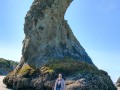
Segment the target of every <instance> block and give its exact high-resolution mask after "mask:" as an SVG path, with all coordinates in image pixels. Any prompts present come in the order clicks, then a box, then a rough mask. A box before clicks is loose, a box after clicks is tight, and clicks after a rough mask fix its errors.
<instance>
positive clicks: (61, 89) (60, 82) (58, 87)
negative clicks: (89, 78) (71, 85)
mask: <svg viewBox="0 0 120 90" xmlns="http://www.w3.org/2000/svg"><path fill="white" fill-rule="evenodd" d="M54 90H65V81H64V79H63V78H62V74H59V75H58V78H57V79H56V82H55V87H54Z"/></svg>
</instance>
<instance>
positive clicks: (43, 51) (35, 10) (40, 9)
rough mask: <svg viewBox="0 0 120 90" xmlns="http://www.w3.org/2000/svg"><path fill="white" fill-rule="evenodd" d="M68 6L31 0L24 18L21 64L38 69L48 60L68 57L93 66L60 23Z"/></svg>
mask: <svg viewBox="0 0 120 90" xmlns="http://www.w3.org/2000/svg"><path fill="white" fill-rule="evenodd" d="M71 2H72V0H34V2H33V4H32V6H31V8H30V10H29V11H28V13H27V15H26V17H25V25H24V32H25V39H24V41H23V50H22V55H23V57H22V59H21V60H22V62H26V63H28V64H29V65H30V66H32V67H35V68H39V67H41V66H42V65H44V64H45V63H47V62H48V60H49V59H53V58H64V57H66V56H68V57H71V58H75V59H79V60H81V61H86V62H88V63H90V64H93V62H92V61H91V59H90V57H89V56H88V55H87V53H86V52H85V50H84V48H83V47H82V46H81V45H80V43H79V42H78V40H77V39H76V38H75V36H74V35H73V33H72V30H71V29H70V27H69V25H68V24H67V21H65V20H64V14H65V12H66V9H67V8H68V6H69V5H70V3H71ZM22 64H23V63H22Z"/></svg>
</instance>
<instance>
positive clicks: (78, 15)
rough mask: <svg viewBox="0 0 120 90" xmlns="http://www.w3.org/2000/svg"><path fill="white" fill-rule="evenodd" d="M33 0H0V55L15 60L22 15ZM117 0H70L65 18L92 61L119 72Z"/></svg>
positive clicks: (114, 75) (119, 9) (114, 73)
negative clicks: (71, 0)
mask: <svg viewBox="0 0 120 90" xmlns="http://www.w3.org/2000/svg"><path fill="white" fill-rule="evenodd" d="M32 2H33V0H0V57H3V58H6V59H11V60H14V61H19V60H20V57H21V50H22V40H23V39H24V32H23V24H24V17H25V15H26V13H27V11H28V10H29V8H30V5H31V3H32ZM119 4H120V0H73V2H72V4H71V5H70V7H69V8H68V10H67V12H66V15H65V19H66V20H68V23H69V25H70V27H71V28H72V31H73V33H74V35H75V36H76V37H77V39H78V40H79V42H80V44H81V45H82V46H83V47H84V48H85V50H86V52H87V53H88V54H89V56H90V57H91V58H92V60H93V62H94V64H95V65H96V66H97V67H98V68H100V69H103V70H105V71H107V72H108V73H109V75H110V76H111V77H112V80H113V81H114V82H116V80H117V79H118V77H119V76H120V5H119Z"/></svg>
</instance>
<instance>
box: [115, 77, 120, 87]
mask: <svg viewBox="0 0 120 90" xmlns="http://www.w3.org/2000/svg"><path fill="white" fill-rule="evenodd" d="M116 86H117V87H120V78H119V79H118V80H117V83H116Z"/></svg>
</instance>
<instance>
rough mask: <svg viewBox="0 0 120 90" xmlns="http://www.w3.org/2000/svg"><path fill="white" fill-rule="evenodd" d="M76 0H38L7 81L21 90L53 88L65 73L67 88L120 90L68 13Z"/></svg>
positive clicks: (26, 19) (34, 4)
mask: <svg viewBox="0 0 120 90" xmlns="http://www.w3.org/2000/svg"><path fill="white" fill-rule="evenodd" d="M71 2H72V0H34V2H33V4H32V6H31V8H30V10H29V11H28V13H27V15H26V17H25V25H24V32H25V39H24V41H23V50H22V58H21V61H20V64H19V65H18V66H17V68H16V69H15V70H14V71H12V72H11V73H9V74H8V75H7V76H6V77H5V78H4V80H3V82H4V83H5V84H6V85H7V86H8V87H11V88H14V89H17V90H52V89H53V87H54V83H55V79H56V78H57V75H58V74H59V73H62V75H63V78H64V79H65V80H66V90H116V88H115V86H114V84H113V82H112V81H111V79H110V77H109V75H108V74H107V73H106V72H105V71H101V70H99V69H98V68H97V67H95V66H94V64H93V62H92V60H91V59H90V57H89V56H88V55H87V53H86V52H85V50H84V48H83V47H82V46H81V45H80V43H79V42H78V41H77V39H76V38H75V36H74V35H73V33H72V31H71V29H70V27H69V25H68V24H67V21H65V20H64V14H65V12H66V10H67V8H68V6H69V5H70V3H71Z"/></svg>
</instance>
